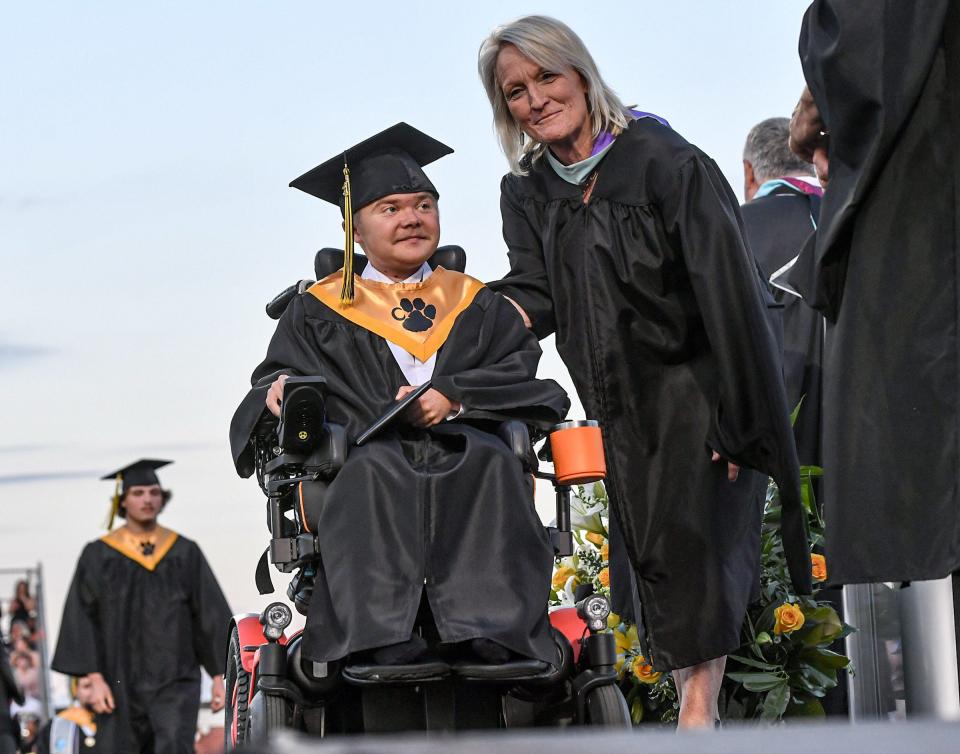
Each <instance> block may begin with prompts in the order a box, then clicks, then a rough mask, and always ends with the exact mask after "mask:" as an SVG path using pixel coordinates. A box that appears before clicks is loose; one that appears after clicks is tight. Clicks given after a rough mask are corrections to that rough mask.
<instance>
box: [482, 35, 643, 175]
mask: <svg viewBox="0 0 960 754" xmlns="http://www.w3.org/2000/svg"><path fill="white" fill-rule="evenodd" d="M504 45H513V46H514V47H516V48H517V49H518V50H519V51H520V52H521V53H522V54H523V55H525V56H526V57H528V58H530V60H532V61H533V62H534V63H536V64H537V65H539V66H542V67H544V68H547V69H550V70H555V71H562V70H564V69H571V68H572V69H573V70H574V71H576V72H577V73H578V74H580V76H581V77H582V78H583V82H584V85H585V86H586V90H587V111H588V112H589V114H590V124H591V130H592V132H593V137H594V138H596V137H597V136H599V135H600V133H601V131H604V130H607V131H610V132H611V133H613V134H614V135H617V134H619V133H620V132H621V131H623V129H625V128H626V127H627V123H628V120H629V119H628V116H627V108H626V107H624V105H623V103H622V102H621V101H620V98H619V97H618V96H617V95H616V93H615V92H614V91H613V90H612V89H611V88H610V87H609V86H607V84H606V83H605V82H604V80H603V78H602V77H601V76H600V71H599V69H598V68H597V64H596V63H595V62H594V60H593V56H592V55H591V54H590V51H589V50H587V47H586V45H585V44H584V43H583V41H582V40H581V39H580V37H578V36H577V35H576V34H575V33H574V31H573V29H571V28H570V27H569V26H567V25H566V24H565V23H563V22H562V21H558V20H557V19H555V18H550V17H549V16H525V17H524V18H519V19H517V20H516V21H513V22H512V23H509V24H505V25H503V26H498V27H497V28H496V29H494V30H493V31H492V32H491V34H490V36H488V37H487V38H486V39H485V40H484V41H483V44H481V45H480V52H479V55H478V58H477V71H478V73H479V74H480V80H481V81H482V82H483V88H484V89H485V90H486V92H487V98H488V99H489V100H490V106H491V107H492V108H493V126H494V129H495V130H496V132H497V139H498V140H499V141H500V148H501V149H502V150H503V153H504V154H505V155H506V157H507V162H508V163H509V164H510V172H511V173H514V174H515V175H525V174H526V172H527V170H526V167H527V166H529V164H530V163H532V162H533V161H534V160H536V159H538V158H539V157H540V156H541V155H543V153H544V151H546V145H545V144H541V143H539V142H535V141H533V140H528V139H526V138H524V137H525V134H524V133H523V131H522V130H521V129H520V126H519V125H517V122H516V121H515V120H514V119H513V116H512V115H511V114H510V109H509V107H508V106H507V100H506V97H505V96H504V94H503V90H502V89H501V88H500V82H498V81H497V56H498V55H499V54H500V50H502V49H503V47H504Z"/></svg>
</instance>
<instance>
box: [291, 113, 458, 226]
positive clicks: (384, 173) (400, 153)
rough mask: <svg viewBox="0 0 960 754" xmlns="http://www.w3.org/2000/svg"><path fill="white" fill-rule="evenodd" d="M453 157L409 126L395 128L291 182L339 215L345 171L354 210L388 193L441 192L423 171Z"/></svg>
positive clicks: (351, 148) (447, 150)
mask: <svg viewBox="0 0 960 754" xmlns="http://www.w3.org/2000/svg"><path fill="white" fill-rule="evenodd" d="M451 152H453V149H451V148H450V147H448V146H447V145H446V144H443V143H442V142H439V141H437V140H436V139H434V138H432V137H430V136H427V135H426V134H425V133H423V131H418V130H417V129H416V128H414V127H413V126H411V125H408V124H407V123H397V124H396V125H395V126H390V128H388V129H386V130H385V131H381V132H380V133H378V134H377V135H376V136H371V137H370V138H369V139H366V140H364V141H361V142H360V143H359V144H356V145H354V146H352V147H348V148H347V149H344V150H343V151H342V152H340V153H339V154H337V156H336V157H333V158H331V159H329V160H327V161H326V162H324V163H323V164H322V165H318V166H317V167H315V168H314V169H313V170H310V171H309V172H306V173H304V174H303V175H301V176H300V177H299V178H296V179H294V180H293V181H291V182H290V185H291V186H292V187H293V188H297V189H300V190H301V191H306V192H307V193H308V194H311V195H313V196H316V197H318V198H320V199H323V200H324V201H326V202H330V203H331V204H336V205H337V206H339V207H340V210H341V211H343V205H344V203H343V183H344V176H343V168H344V165H346V166H347V167H349V168H350V188H351V198H352V205H353V210H354V211H356V210H358V209H360V208H361V207H365V206H366V205H368V204H370V202H374V201H376V200H377V199H380V198H381V197H384V196H388V195H389V194H416V193H418V192H420V191H429V192H430V193H432V194H434V195H435V196H439V192H438V191H437V189H436V188H435V187H434V185H433V184H432V183H431V182H430V179H429V178H427V176H426V174H425V173H424V172H423V170H422V168H423V166H424V165H429V164H430V163H431V162H433V161H434V160H439V159H440V158H441V157H443V156H444V155H448V154H450V153H451Z"/></svg>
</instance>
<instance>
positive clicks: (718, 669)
mask: <svg viewBox="0 0 960 754" xmlns="http://www.w3.org/2000/svg"><path fill="white" fill-rule="evenodd" d="M726 666H727V658H726V657H718V658H716V659H715V660H707V661H706V662H701V663H700V664H699V665H691V666H690V667H688V668H680V669H679V670H674V671H673V681H674V683H675V684H676V686H677V693H678V694H679V695H680V717H679V719H678V720H677V728H712V727H713V726H714V721H715V720H717V718H718V717H719V715H718V714H717V697H718V696H719V695H720V684H721V683H723V671H724V669H725V668H726Z"/></svg>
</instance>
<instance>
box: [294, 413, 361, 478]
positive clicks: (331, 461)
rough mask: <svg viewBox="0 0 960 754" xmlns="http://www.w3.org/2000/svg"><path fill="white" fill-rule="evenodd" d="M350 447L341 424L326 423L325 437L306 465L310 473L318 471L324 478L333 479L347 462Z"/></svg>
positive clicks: (324, 427) (324, 426)
mask: <svg viewBox="0 0 960 754" xmlns="http://www.w3.org/2000/svg"><path fill="white" fill-rule="evenodd" d="M349 447H350V443H349V441H348V440H347V430H346V428H345V427H343V426H341V425H339V424H333V423H332V422H325V423H324V425H323V437H322V438H321V440H320V442H319V443H318V444H317V447H316V448H314V450H313V452H312V453H310V455H309V457H308V458H307V460H306V463H305V464H304V465H305V466H306V468H307V469H308V470H310V471H318V472H320V474H321V475H322V476H325V477H328V478H329V477H332V476H333V475H334V474H336V473H337V472H338V471H340V469H342V468H343V464H345V463H346V462H347V450H348V449H349Z"/></svg>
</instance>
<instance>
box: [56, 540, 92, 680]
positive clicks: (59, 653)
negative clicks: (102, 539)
mask: <svg viewBox="0 0 960 754" xmlns="http://www.w3.org/2000/svg"><path fill="white" fill-rule="evenodd" d="M94 546H95V543H91V544H88V545H87V546H86V548H84V551H83V553H82V554H81V555H80V560H79V561H78V562H77V570H76V572H75V573H74V574H73V581H72V582H71V583H70V589H69V591H68V592H67V601H66V603H65V605H64V607H63V618H62V620H61V621H60V636H59V637H58V638H57V649H56V651H55V652H54V655H53V661H52V662H51V663H50V667H52V668H53V669H54V670H56V671H57V672H58V673H63V674H65V675H72V676H83V675H87V674H88V673H103V672H104V671H105V665H104V661H103V660H104V658H103V657H102V656H101V650H100V646H101V641H102V640H103V637H102V636H101V635H100V634H101V633H102V631H101V629H102V627H101V626H98V621H97V617H96V616H97V610H98V606H97V596H96V594H95V592H94V590H93V589H92V588H91V579H94V578H96V575H97V571H98V569H97V568H96V562H95V560H96V558H95V555H94V553H93V549H92V548H93V547H94Z"/></svg>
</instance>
